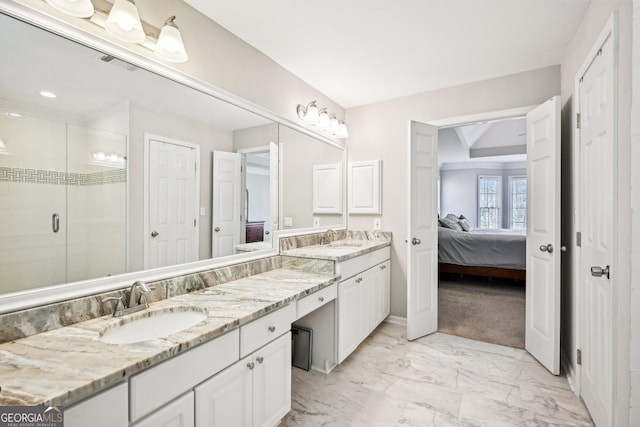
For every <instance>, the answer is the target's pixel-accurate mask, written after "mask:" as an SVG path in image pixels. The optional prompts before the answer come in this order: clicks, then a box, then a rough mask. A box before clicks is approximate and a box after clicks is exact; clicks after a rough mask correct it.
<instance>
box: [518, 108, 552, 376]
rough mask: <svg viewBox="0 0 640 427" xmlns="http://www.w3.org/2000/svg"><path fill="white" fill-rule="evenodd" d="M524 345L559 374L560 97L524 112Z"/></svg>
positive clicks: (550, 369) (541, 361) (546, 365)
mask: <svg viewBox="0 0 640 427" xmlns="http://www.w3.org/2000/svg"><path fill="white" fill-rule="evenodd" d="M527 174H528V179H527V184H528V185H527V205H528V206H529V208H528V210H527V283H526V289H527V290H526V316H525V317H526V326H525V348H526V349H527V351H529V353H531V354H532V355H533V356H534V357H535V358H536V359H538V360H539V361H540V363H542V364H543V365H544V366H545V367H546V368H547V369H548V370H549V371H551V372H552V373H553V374H555V375H558V374H559V373H560V253H561V251H560V97H559V96H555V97H553V98H551V99H550V100H548V101H547V102H545V103H544V104H542V105H540V106H538V107H537V108H535V109H534V110H532V111H531V112H529V113H528V114H527Z"/></svg>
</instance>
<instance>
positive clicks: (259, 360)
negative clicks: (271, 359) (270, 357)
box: [256, 356, 264, 365]
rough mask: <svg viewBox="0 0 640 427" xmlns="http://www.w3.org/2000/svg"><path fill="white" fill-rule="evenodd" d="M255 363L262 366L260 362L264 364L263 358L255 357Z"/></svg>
mask: <svg viewBox="0 0 640 427" xmlns="http://www.w3.org/2000/svg"><path fill="white" fill-rule="evenodd" d="M256 361H257V362H258V363H259V364H261V365H262V362H264V357H262V356H258V357H256Z"/></svg>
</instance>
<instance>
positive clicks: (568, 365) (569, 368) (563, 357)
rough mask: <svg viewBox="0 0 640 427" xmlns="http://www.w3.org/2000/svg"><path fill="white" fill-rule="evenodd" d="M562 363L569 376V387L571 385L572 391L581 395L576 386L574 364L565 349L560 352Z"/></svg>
mask: <svg viewBox="0 0 640 427" xmlns="http://www.w3.org/2000/svg"><path fill="white" fill-rule="evenodd" d="M560 365H561V366H562V370H563V371H564V373H565V375H566V376H567V382H568V383H569V387H571V391H573V392H574V393H575V394H576V395H577V396H579V393H578V388H577V387H576V385H577V383H576V371H575V370H574V369H573V364H572V363H571V361H570V359H569V357H567V354H566V353H565V352H564V351H561V352H560Z"/></svg>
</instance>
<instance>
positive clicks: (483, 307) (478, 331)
mask: <svg viewBox="0 0 640 427" xmlns="http://www.w3.org/2000/svg"><path fill="white" fill-rule="evenodd" d="M524 326H525V286H524V283H522V282H519V283H516V282H513V281H511V280H499V279H493V280H492V281H489V280H487V279H483V278H474V277H471V276H464V277H462V278H460V277H459V276H450V277H444V276H443V277H441V278H440V287H439V292H438V331H440V332H444V333H447V334H451V335H458V336H461V337H465V338H471V339H475V340H479V341H486V342H490V343H494V344H501V345H506V346H510V347H516V348H524Z"/></svg>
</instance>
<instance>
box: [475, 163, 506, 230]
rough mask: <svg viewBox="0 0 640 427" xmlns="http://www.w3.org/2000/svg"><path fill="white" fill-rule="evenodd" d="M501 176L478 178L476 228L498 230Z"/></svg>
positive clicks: (500, 222)
mask: <svg viewBox="0 0 640 427" xmlns="http://www.w3.org/2000/svg"><path fill="white" fill-rule="evenodd" d="M501 200H502V177H501V176H489V175H480V176H478V228H500V227H501V226H502V221H501V216H500V215H501V214H500V208H501V207H502V206H501V205H502V204H501Z"/></svg>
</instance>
